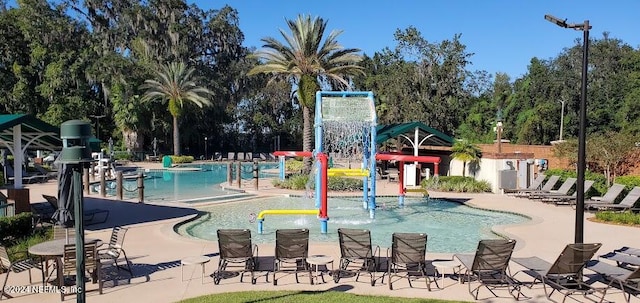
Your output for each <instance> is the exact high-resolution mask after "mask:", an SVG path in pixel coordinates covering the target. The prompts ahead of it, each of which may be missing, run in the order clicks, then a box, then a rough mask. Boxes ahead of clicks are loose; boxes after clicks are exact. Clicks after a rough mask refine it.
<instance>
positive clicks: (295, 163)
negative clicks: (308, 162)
mask: <svg viewBox="0 0 640 303" xmlns="http://www.w3.org/2000/svg"><path fill="white" fill-rule="evenodd" d="M284 168H285V170H286V171H291V172H296V173H299V172H301V171H302V169H303V168H304V163H303V162H302V160H295V159H289V160H287V161H286V162H285V163H284Z"/></svg>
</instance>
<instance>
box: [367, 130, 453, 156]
mask: <svg viewBox="0 0 640 303" xmlns="http://www.w3.org/2000/svg"><path fill="white" fill-rule="evenodd" d="M376 130H377V136H376V144H382V143H384V142H386V141H387V140H389V139H398V138H400V139H404V140H402V141H403V142H406V144H407V145H409V146H411V147H412V148H413V155H414V156H418V151H419V150H420V146H423V145H426V146H435V147H438V146H439V147H447V148H450V147H451V146H453V141H454V140H453V138H451V137H450V136H447V135H445V134H444V133H443V132H441V131H438V130H437V129H434V128H431V127H429V126H427V125H425V124H424V123H422V122H408V123H393V124H388V125H378V126H377V129H376Z"/></svg>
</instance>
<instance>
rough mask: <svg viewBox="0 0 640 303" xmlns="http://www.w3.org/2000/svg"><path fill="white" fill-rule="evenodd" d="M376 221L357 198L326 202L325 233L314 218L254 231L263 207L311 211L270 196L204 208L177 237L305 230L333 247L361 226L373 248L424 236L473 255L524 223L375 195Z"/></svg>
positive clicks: (277, 221) (269, 235)
mask: <svg viewBox="0 0 640 303" xmlns="http://www.w3.org/2000/svg"><path fill="white" fill-rule="evenodd" d="M376 200H377V202H378V206H379V208H378V209H377V210H376V218H375V219H369V215H368V211H366V210H364V209H363V208H362V202H361V201H360V199H358V198H355V197H354V198H329V201H328V204H329V210H328V213H329V230H328V233H327V234H321V233H320V223H319V221H318V219H317V218H316V217H315V216H312V215H307V216H304V215H290V216H276V215H274V216H268V215H267V216H266V217H265V221H264V233H263V234H258V233H257V225H258V224H257V222H255V220H254V219H255V215H257V214H258V213H259V212H260V211H262V210H265V209H313V208H314V204H315V202H314V201H313V200H312V199H307V198H294V197H274V198H261V199H253V200H249V201H244V202H234V203H226V204H221V205H216V206H213V207H209V208H206V209H202V210H203V211H205V214H204V215H203V216H202V217H201V218H199V219H197V220H195V221H193V222H189V223H186V224H184V225H183V226H180V227H179V228H178V232H179V233H181V234H185V235H189V236H192V237H196V238H201V239H205V240H212V241H215V240H217V239H216V230H218V229H220V228H247V229H250V230H251V231H252V236H253V240H254V242H256V243H269V242H274V241H275V230H277V229H280V228H308V229H309V230H310V239H311V241H320V242H334V243H337V229H338V228H341V227H343V228H362V229H369V230H370V231H371V237H372V242H373V244H374V245H380V246H381V247H389V246H390V244H391V243H390V242H391V234H392V233H393V232H424V233H427V235H428V241H427V249H428V251H431V252H447V253H458V252H472V251H474V250H475V249H476V247H477V245H478V241H479V240H480V239H493V238H499V236H498V235H496V234H494V233H493V232H492V231H491V228H492V227H493V226H495V225H507V224H519V223H522V222H525V221H527V220H528V219H527V218H525V217H523V216H519V215H515V214H509V213H502V212H494V211H487V210H481V209H475V208H471V207H468V206H465V205H462V204H460V203H456V202H451V201H447V200H441V199H429V198H415V199H414V198H407V199H406V200H405V206H404V207H398V206H397V197H378V198H377V199H376Z"/></svg>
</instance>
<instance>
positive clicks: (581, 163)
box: [544, 15, 591, 243]
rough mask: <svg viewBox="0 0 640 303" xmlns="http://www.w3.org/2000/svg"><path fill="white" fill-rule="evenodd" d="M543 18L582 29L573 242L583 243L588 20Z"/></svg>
mask: <svg viewBox="0 0 640 303" xmlns="http://www.w3.org/2000/svg"><path fill="white" fill-rule="evenodd" d="M544 18H545V19H546V20H547V21H549V22H551V23H554V24H556V25H558V26H560V27H563V28H571V29H574V30H577V31H582V33H583V38H582V39H583V41H582V89H581V98H580V128H579V130H580V131H579V133H578V178H577V179H578V180H577V181H576V182H577V183H576V227H575V243H583V240H584V173H585V170H586V141H587V134H586V126H587V71H588V68H589V66H588V63H589V30H590V29H591V26H590V25H589V20H585V21H584V22H583V23H579V24H574V23H567V20H566V19H565V20H561V19H559V18H557V17H554V16H551V15H544Z"/></svg>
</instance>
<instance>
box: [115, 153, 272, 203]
mask: <svg viewBox="0 0 640 303" xmlns="http://www.w3.org/2000/svg"><path fill="white" fill-rule="evenodd" d="M181 167H186V168H194V169H199V170H198V171H172V170H164V169H147V170H144V171H143V172H144V175H145V180H144V200H145V201H147V202H160V203H161V202H169V201H171V202H174V201H178V202H188V203H189V202H199V201H206V200H208V199H211V198H215V197H222V196H229V195H237V194H238V191H233V190H223V189H222V188H220V186H219V184H220V183H223V182H226V181H227V164H225V163H213V164H193V165H182V166H181ZM277 167H278V163H260V164H259V169H258V171H259V177H260V178H265V177H273V176H274V175H273V174H272V173H269V172H268V171H267V170H268V169H275V168H277ZM235 170H236V165H234V166H233V172H232V174H233V177H234V178H235V177H236V172H235ZM241 176H242V179H251V178H253V163H243V164H242V173H241ZM109 185H111V186H109ZM123 187H124V189H125V190H124V191H123V192H124V193H123V194H124V196H125V197H124V198H125V199H136V198H137V196H138V193H137V191H135V189H136V187H137V184H136V180H135V179H127V180H125V181H124V184H123ZM108 189H109V190H108V194H109V195H115V183H113V184H108Z"/></svg>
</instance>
